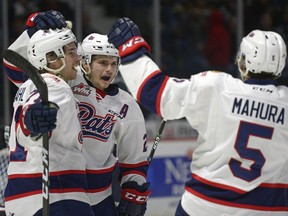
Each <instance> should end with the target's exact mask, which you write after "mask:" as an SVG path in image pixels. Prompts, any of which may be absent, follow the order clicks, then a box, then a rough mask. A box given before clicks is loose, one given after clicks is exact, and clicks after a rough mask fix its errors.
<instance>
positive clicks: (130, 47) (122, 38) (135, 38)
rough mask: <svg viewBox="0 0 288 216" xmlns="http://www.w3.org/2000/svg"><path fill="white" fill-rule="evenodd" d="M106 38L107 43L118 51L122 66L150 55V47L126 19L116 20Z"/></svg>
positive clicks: (137, 29)
mask: <svg viewBox="0 0 288 216" xmlns="http://www.w3.org/2000/svg"><path fill="white" fill-rule="evenodd" d="M107 36H108V41H109V43H112V44H113V45H114V46H115V47H116V48H117V49H118V50H119V55H120V57H121V63H122V64H125V63H129V62H132V61H134V60H136V59H137V58H139V57H141V56H142V55H144V54H146V55H149V54H150V47H149V45H148V44H147V43H146V41H145V40H144V39H143V37H142V35H141V33H140V30H139V28H138V26H137V25H136V24H135V23H134V22H133V21H132V20H130V19H129V18H127V17H124V18H120V19H118V20H117V21H116V22H115V23H114V24H113V26H112V28H111V30H110V32H109V33H108V35H107Z"/></svg>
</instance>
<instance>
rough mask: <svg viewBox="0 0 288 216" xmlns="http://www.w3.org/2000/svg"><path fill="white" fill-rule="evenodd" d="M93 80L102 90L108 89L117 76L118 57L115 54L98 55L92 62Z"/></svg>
mask: <svg viewBox="0 0 288 216" xmlns="http://www.w3.org/2000/svg"><path fill="white" fill-rule="evenodd" d="M90 66H91V79H90V80H91V82H92V83H93V85H94V86H95V87H97V88H99V89H100V90H104V89H106V88H107V87H108V86H109V85H110V83H111V82H112V81H113V79H114V78H115V76H116V73H117V70H118V58H117V57H113V56H96V58H95V59H94V60H92V62H91V65H90Z"/></svg>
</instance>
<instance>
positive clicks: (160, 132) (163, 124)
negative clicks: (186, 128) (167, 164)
mask: <svg viewBox="0 0 288 216" xmlns="http://www.w3.org/2000/svg"><path fill="white" fill-rule="evenodd" d="M165 124H166V121H165V120H164V119H163V120H162V121H161V123H160V127H159V130H158V133H157V135H156V137H155V140H154V143H153V146H152V149H151V151H150V154H149V156H148V158H147V161H148V163H149V165H150V163H151V161H152V159H153V156H154V154H155V151H156V149H157V147H158V144H159V142H160V139H161V136H162V132H163V129H164V127H165Z"/></svg>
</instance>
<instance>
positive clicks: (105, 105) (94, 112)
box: [69, 71, 148, 205]
mask: <svg viewBox="0 0 288 216" xmlns="http://www.w3.org/2000/svg"><path fill="white" fill-rule="evenodd" d="M69 85H70V86H71V88H72V91H73V93H74V96H75V98H76V99H77V100H78V101H79V108H80V120H81V122H82V131H83V142H84V148H83V152H84V154H85V158H86V160H87V175H88V183H89V185H88V194H89V195H90V199H91V202H92V203H91V204H92V205H95V204H97V203H99V202H101V201H102V200H104V199H105V198H106V197H107V196H109V195H111V184H112V172H113V170H114V168H115V165H116V163H118V164H119V166H120V175H121V177H122V182H126V181H132V180H133V181H136V182H138V183H139V184H142V183H143V182H146V180H145V179H146V166H147V164H148V163H147V146H146V139H147V137H146V128H145V121H144V117H143V114H142V111H141V110H140V107H139V105H138V104H137V102H136V101H135V99H134V98H133V97H132V96H131V95H129V94H128V93H127V92H125V91H123V90H121V89H119V88H118V87H117V86H115V85H110V87H109V88H108V90H107V91H106V93H104V92H102V91H100V90H99V89H96V88H94V87H93V85H92V84H91V83H90V82H89V81H87V80H86V79H85V78H84V77H83V74H82V73H81V72H80V71H79V72H78V73H77V78H76V79H75V80H72V81H69ZM115 144H116V146H117V155H114V154H113V150H114V145H115ZM127 171H128V172H127ZM125 173H126V174H125Z"/></svg>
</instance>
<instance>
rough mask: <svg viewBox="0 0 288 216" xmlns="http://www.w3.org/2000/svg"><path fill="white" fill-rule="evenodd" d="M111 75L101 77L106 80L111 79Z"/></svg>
mask: <svg viewBox="0 0 288 216" xmlns="http://www.w3.org/2000/svg"><path fill="white" fill-rule="evenodd" d="M110 78H111V77H110V76H102V77H101V79H102V80H104V81H109V80H110Z"/></svg>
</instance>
